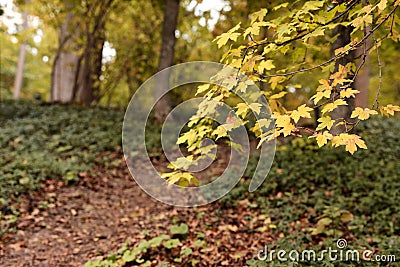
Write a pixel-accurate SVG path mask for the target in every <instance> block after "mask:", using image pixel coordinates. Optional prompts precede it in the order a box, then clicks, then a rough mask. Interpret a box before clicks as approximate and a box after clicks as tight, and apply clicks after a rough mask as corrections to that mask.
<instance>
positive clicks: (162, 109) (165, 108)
mask: <svg viewBox="0 0 400 267" xmlns="http://www.w3.org/2000/svg"><path fill="white" fill-rule="evenodd" d="M179 2H180V0H166V1H165V11H164V21H163V27H162V33H161V40H162V44H161V51H160V57H159V62H158V71H162V70H164V69H165V68H168V67H170V66H171V65H172V62H173V60H174V52H175V51H174V50H175V43H176V38H175V30H176V27H177V23H178V14H179ZM169 77H170V73H169V72H168V71H164V72H163V75H161V76H160V77H159V79H158V80H157V83H156V85H155V97H156V99H157V98H159V97H160V96H162V95H164V93H165V92H167V90H168V88H169ZM170 109H171V107H170V101H169V97H168V95H164V96H163V97H162V98H161V99H160V101H158V103H157V104H156V106H155V117H156V120H157V121H158V122H162V121H164V120H165V118H166V116H167V115H168V113H169V111H170Z"/></svg>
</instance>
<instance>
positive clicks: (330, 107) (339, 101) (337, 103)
mask: <svg viewBox="0 0 400 267" xmlns="http://www.w3.org/2000/svg"><path fill="white" fill-rule="evenodd" d="M346 105H347V103H346V101H344V100H343V99H337V100H335V102H333V103H329V104H326V105H325V107H324V108H323V109H322V114H325V113H326V112H331V111H332V110H334V109H335V108H337V107H338V106H346Z"/></svg>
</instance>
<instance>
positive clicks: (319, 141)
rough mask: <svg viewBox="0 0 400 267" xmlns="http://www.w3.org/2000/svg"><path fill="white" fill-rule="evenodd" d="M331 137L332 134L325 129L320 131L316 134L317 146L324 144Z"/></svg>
mask: <svg viewBox="0 0 400 267" xmlns="http://www.w3.org/2000/svg"><path fill="white" fill-rule="evenodd" d="M332 138H333V135H332V134H330V133H329V132H327V131H325V132H323V133H322V134H321V133H317V134H316V139H317V144H318V146H319V147H322V146H323V145H326V144H327V143H328V140H331V139H332Z"/></svg>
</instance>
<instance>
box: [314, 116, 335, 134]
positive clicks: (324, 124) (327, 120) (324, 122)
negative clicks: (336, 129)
mask: <svg viewBox="0 0 400 267" xmlns="http://www.w3.org/2000/svg"><path fill="white" fill-rule="evenodd" d="M318 121H319V122H320V124H318V127H317V129H316V131H319V130H322V129H324V128H327V129H328V130H330V129H331V128H332V126H333V124H334V123H335V120H332V119H331V117H329V116H325V117H322V118H319V119H318Z"/></svg>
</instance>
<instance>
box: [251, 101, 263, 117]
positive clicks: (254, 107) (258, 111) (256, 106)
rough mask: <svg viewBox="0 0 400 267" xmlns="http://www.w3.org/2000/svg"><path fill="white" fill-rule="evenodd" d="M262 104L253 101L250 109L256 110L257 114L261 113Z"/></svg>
mask: <svg viewBox="0 0 400 267" xmlns="http://www.w3.org/2000/svg"><path fill="white" fill-rule="evenodd" d="M261 106H262V105H261V104H260V103H251V104H250V105H249V107H250V109H251V110H252V111H254V112H255V113H256V114H257V115H258V114H260V111H261Z"/></svg>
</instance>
